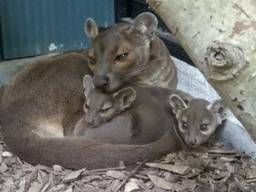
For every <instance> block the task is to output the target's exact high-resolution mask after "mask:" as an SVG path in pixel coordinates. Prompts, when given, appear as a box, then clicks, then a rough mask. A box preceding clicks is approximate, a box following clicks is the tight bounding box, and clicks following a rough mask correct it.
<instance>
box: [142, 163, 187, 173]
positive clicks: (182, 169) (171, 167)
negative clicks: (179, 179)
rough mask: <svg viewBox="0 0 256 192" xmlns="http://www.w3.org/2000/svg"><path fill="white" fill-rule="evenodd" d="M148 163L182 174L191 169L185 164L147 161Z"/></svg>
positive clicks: (150, 165) (151, 165) (148, 164)
mask: <svg viewBox="0 0 256 192" xmlns="http://www.w3.org/2000/svg"><path fill="white" fill-rule="evenodd" d="M146 165H147V166H149V167H154V168H159V169H164V170H167V171H171V172H173V173H178V174H181V175H184V174H186V173H188V171H189V170H190V168H189V166H185V165H170V164H161V163H146Z"/></svg>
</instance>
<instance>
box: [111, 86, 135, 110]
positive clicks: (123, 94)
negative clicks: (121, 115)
mask: <svg viewBox="0 0 256 192" xmlns="http://www.w3.org/2000/svg"><path fill="white" fill-rule="evenodd" d="M113 98H114V100H115V101H116V102H117V103H118V105H119V108H120V110H125V109H126V108H129V107H130V106H131V104H132V103H133V102H134V101H135V99H136V91H135V89H134V88H132V87H126V88H123V89H121V90H119V91H117V92H116V93H114V94H113Z"/></svg>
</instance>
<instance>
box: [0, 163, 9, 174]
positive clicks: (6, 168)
mask: <svg viewBox="0 0 256 192" xmlns="http://www.w3.org/2000/svg"><path fill="white" fill-rule="evenodd" d="M7 170H8V166H7V165H6V164H5V163H2V164H1V166H0V172H1V173H3V172H5V171H7Z"/></svg>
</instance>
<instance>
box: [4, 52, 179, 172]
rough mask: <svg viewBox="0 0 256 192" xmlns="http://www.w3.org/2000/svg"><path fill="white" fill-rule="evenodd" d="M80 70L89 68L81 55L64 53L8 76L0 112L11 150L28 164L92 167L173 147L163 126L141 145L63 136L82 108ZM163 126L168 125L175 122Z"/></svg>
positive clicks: (153, 154)
mask: <svg viewBox="0 0 256 192" xmlns="http://www.w3.org/2000/svg"><path fill="white" fill-rule="evenodd" d="M85 74H91V71H90V69H89V68H88V64H87V59H85V57H84V55H80V54H78V53H68V54H63V55H59V56H55V57H51V58H47V59H44V60H42V61H38V62H36V63H34V64H31V65H29V66H26V67H25V68H24V69H23V70H22V71H20V72H19V73H18V74H17V75H16V77H15V78H14V79H13V80H11V82H10V83H9V85H8V86H7V87H6V89H5V92H4V95H3V97H2V102H1V105H2V110H1V114H0V117H1V120H2V133H3V137H4V141H5V143H6V144H7V146H8V148H9V149H10V150H11V151H12V152H13V153H14V154H16V155H18V156H19V157H20V158H21V159H23V160H25V161H27V162H29V163H32V164H44V165H49V166H51V165H54V164H59V165H62V166H64V167H66V168H74V169H79V168H82V167H87V168H89V169H93V168H100V167H111V166H116V165H117V164H118V163H119V161H125V163H126V164H127V165H129V164H135V163H136V162H137V161H142V160H143V159H144V158H147V159H149V160H152V159H156V158H159V157H161V156H162V155H164V154H166V153H168V152H172V151H176V150H178V148H179V143H178V142H177V140H176V137H174V135H173V134H171V132H168V131H166V132H164V133H163V134H162V135H160V134H158V135H157V137H159V139H157V140H155V141H153V142H151V143H148V144H144V145H125V144H121V145H118V144H111V143H101V142H97V141H95V140H93V139H88V138H83V137H72V136H65V135H67V133H66V130H65V129H64V127H66V125H67V124H68V123H69V122H70V121H72V120H73V117H74V116H76V114H78V113H81V112H82V110H83V107H82V106H83V104H84V102H85V100H84V94H83V86H82V78H83V76H84V75H85ZM140 97H144V96H140ZM167 99H168V98H167ZM154 114H155V111H154ZM155 115H158V113H157V114H155ZM169 126H170V130H173V128H172V126H175V124H172V123H170V125H169ZM106 130H107V129H106ZM160 132H161V131H160ZM149 134H150V133H149ZM155 138H156V137H155ZM112 139H113V141H115V138H114V137H113V138H112Z"/></svg>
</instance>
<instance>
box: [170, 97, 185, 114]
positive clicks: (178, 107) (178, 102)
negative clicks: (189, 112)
mask: <svg viewBox="0 0 256 192" xmlns="http://www.w3.org/2000/svg"><path fill="white" fill-rule="evenodd" d="M169 104H170V105H171V107H172V111H173V113H174V114H175V115H176V116H177V115H178V113H179V112H180V111H182V110H184V109H186V108H187V104H186V103H185V102H184V101H183V99H182V98H181V97H180V96H178V95H176V94H172V95H171V96H170V97H169Z"/></svg>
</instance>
